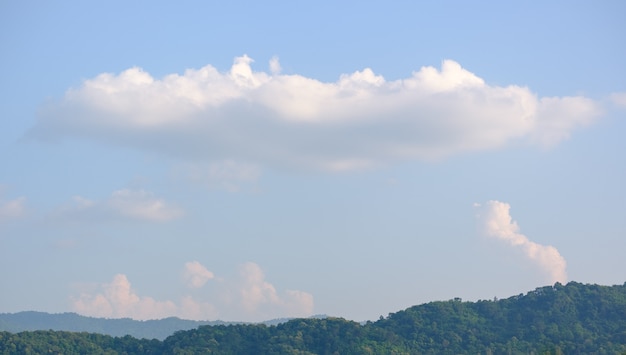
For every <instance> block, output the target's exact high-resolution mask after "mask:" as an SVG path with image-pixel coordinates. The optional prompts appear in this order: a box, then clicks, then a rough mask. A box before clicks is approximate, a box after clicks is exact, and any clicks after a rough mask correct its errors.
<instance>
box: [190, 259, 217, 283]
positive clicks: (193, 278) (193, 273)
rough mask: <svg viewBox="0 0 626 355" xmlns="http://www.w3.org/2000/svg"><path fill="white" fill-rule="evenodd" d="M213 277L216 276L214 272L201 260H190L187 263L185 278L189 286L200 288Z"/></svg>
mask: <svg viewBox="0 0 626 355" xmlns="http://www.w3.org/2000/svg"><path fill="white" fill-rule="evenodd" d="M213 277H215V276H214V275H213V273H212V272H211V271H209V270H207V268H206V267H204V265H202V264H200V263H199V262H197V261H190V262H188V263H185V271H184V272H183V278H184V279H185V282H186V283H187V286H189V287H191V288H200V287H202V286H204V284H205V283H206V282H207V281H209V280H211V279H212V278H213Z"/></svg>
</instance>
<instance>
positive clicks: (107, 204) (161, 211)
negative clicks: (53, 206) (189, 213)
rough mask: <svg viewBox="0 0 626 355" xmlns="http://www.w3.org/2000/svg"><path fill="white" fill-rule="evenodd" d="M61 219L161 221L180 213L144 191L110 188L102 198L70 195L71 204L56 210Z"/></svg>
mask: <svg viewBox="0 0 626 355" xmlns="http://www.w3.org/2000/svg"><path fill="white" fill-rule="evenodd" d="M58 214H59V215H60V216H62V217H65V218H71V219H72V218H73V219H76V220H89V219H104V220H109V219H130V220H143V221H153V222H165V221H170V220H173V219H176V218H178V217H180V216H182V215H183V211H182V210H181V209H180V208H178V207H176V206H173V205H172V204H169V203H167V202H165V200H163V199H162V198H158V197H156V196H155V195H154V194H153V193H151V192H149V191H145V190H131V189H122V190H116V191H114V192H113V193H112V194H111V196H110V197H109V198H107V199H106V200H102V201H93V200H89V199H87V198H85V197H82V196H74V198H73V201H72V203H71V204H68V205H66V206H64V207H63V208H62V209H61V210H60V211H59V213H58Z"/></svg>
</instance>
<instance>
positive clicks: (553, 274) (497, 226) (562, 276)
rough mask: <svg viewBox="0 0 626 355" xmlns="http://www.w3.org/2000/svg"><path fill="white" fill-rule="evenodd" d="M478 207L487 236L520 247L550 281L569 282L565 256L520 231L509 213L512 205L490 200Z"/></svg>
mask: <svg viewBox="0 0 626 355" xmlns="http://www.w3.org/2000/svg"><path fill="white" fill-rule="evenodd" d="M476 207H480V214H479V219H480V221H481V224H482V227H483V229H484V232H485V234H486V235H487V236H489V237H492V238H497V239H500V240H503V241H505V242H507V243H508V244H510V245H511V246H513V247H515V248H520V249H521V250H522V251H523V252H524V255H525V256H526V257H527V258H528V259H530V260H531V261H532V262H534V263H535V264H537V265H538V266H539V267H541V268H542V269H543V270H544V271H545V272H546V273H547V274H548V277H549V281H550V282H552V283H554V282H561V283H565V282H567V272H566V268H567V263H566V262H565V258H563V256H561V254H560V253H559V251H558V250H557V249H556V248H555V247H553V246H551V245H542V244H539V243H536V242H533V241H532V240H530V239H528V237H527V236H525V235H523V234H521V233H519V226H518V225H517V222H515V221H514V220H513V219H512V218H511V215H510V213H509V210H510V209H511V206H510V205H509V204H508V203H504V202H500V201H488V202H487V203H485V204H484V205H483V206H481V205H476Z"/></svg>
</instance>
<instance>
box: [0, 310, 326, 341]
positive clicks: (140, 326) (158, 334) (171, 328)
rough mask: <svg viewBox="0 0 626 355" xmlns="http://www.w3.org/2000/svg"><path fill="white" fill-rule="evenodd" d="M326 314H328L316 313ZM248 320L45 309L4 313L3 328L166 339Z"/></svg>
mask: <svg viewBox="0 0 626 355" xmlns="http://www.w3.org/2000/svg"><path fill="white" fill-rule="evenodd" d="M315 317H324V316H321V315H320V316H315ZM288 320H290V319H289V318H281V319H272V320H268V321H265V322H263V324H265V325H277V324H280V323H284V322H287V321H288ZM243 323H244V322H224V321H219V320H218V321H194V320H185V319H180V318H177V317H170V318H164V319H155V320H146V321H139V320H134V319H130V318H121V319H107V318H93V317H85V316H81V315H79V314H76V313H60V314H50V313H45V312H34V311H27V312H18V313H0V331H6V332H11V333H18V332H23V331H35V330H59V331H69V332H87V333H98V334H103V335H111V336H114V337H123V336H126V335H130V336H133V337H135V338H140V339H141V338H145V339H159V340H163V339H165V338H167V337H168V336H170V335H172V334H174V332H177V331H179V330H189V329H195V328H197V327H199V326H201V325H229V324H243Z"/></svg>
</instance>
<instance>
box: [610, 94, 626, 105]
mask: <svg viewBox="0 0 626 355" xmlns="http://www.w3.org/2000/svg"><path fill="white" fill-rule="evenodd" d="M610 100H611V102H612V103H613V104H614V105H616V106H618V107H622V108H626V92H615V93H612V94H611V96H610Z"/></svg>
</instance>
